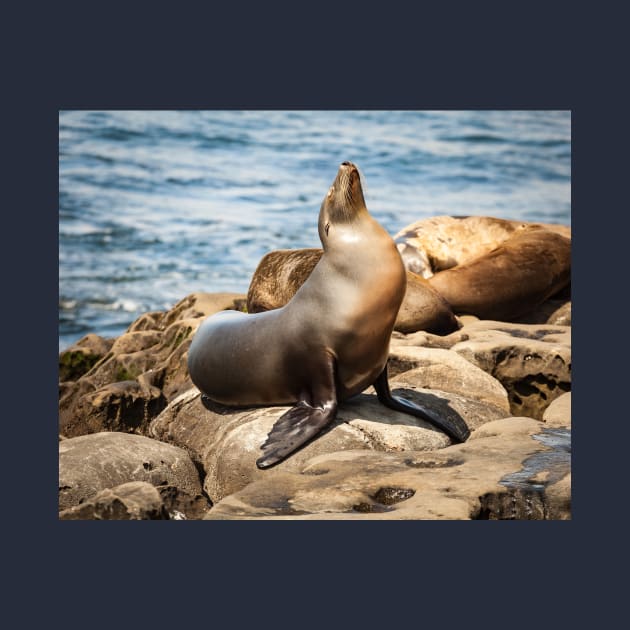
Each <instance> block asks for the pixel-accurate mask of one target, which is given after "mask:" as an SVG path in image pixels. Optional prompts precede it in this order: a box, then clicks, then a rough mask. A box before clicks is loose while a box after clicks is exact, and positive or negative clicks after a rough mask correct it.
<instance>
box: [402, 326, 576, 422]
mask: <svg viewBox="0 0 630 630" xmlns="http://www.w3.org/2000/svg"><path fill="white" fill-rule="evenodd" d="M414 346H421V347H423V348H425V349H427V348H438V349H439V348H441V349H447V350H448V349H450V350H451V352H455V353H457V354H459V355H460V356H461V357H463V358H464V359H466V360H467V361H469V362H470V363H472V364H473V365H475V366H477V367H478V368H480V369H481V370H483V371H484V372H487V373H488V374H490V375H491V376H493V377H494V378H495V379H496V380H498V381H499V382H500V383H501V384H502V385H503V387H504V388H505V390H506V391H507V392H508V397H509V401H510V410H511V413H512V414H513V415H524V416H530V417H532V418H536V419H542V415H543V413H544V411H545V409H546V408H547V406H548V405H549V403H551V402H552V401H553V400H554V399H555V398H557V397H558V396H561V395H562V394H563V393H565V392H567V391H569V390H570V389H571V327H570V326H557V325H553V326H552V325H549V324H540V325H537V324H515V323H508V322H497V321H491V320H473V321H467V322H466V323H465V324H464V326H463V327H462V328H460V329H459V330H458V331H456V332H453V333H451V334H450V335H446V336H444V337H440V336H437V335H431V334H428V333H425V332H417V333H413V334H411V335H400V334H396V335H392V344H391V352H392V356H393V358H394V366H395V369H404V368H405V367H409V366H411V365H413V356H412V354H410V353H413V352H417V351H414V350H410V349H409V348H413V347H414ZM405 353H407V354H405ZM398 356H400V357H401V358H400V359H398V358H397V357H398ZM418 356H419V355H418Z"/></svg>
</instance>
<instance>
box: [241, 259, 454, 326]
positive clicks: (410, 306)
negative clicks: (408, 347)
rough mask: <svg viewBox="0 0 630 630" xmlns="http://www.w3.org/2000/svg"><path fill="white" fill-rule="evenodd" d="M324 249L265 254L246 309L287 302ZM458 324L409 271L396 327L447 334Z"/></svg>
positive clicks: (439, 299)
mask: <svg viewBox="0 0 630 630" xmlns="http://www.w3.org/2000/svg"><path fill="white" fill-rule="evenodd" d="M323 253H324V252H323V250H322V249H319V248H308V249H279V250H275V251H272V252H269V253H267V254H265V255H264V256H263V257H262V258H261V260H260V262H259V263H258V266H257V267H256V271H254V274H253V276H252V279H251V282H250V284H249V289H248V291H247V312H248V313H262V312H263V311H269V310H272V309H275V308H280V307H282V306H284V305H285V304H286V303H287V302H288V301H289V300H290V299H291V298H292V297H293V296H294V295H295V293H296V292H297V290H298V289H299V288H300V287H301V286H302V285H303V284H304V282H305V281H306V279H307V278H308V277H309V275H310V274H311V272H312V271H313V269H314V268H315V265H317V263H318V262H319V259H320V258H321V257H322V254H323ZM459 327H460V326H459V323H458V321H457V318H456V317H455V314H454V313H453V311H452V309H451V307H450V306H449V304H448V303H447V302H446V300H445V299H444V298H443V297H442V296H441V295H440V294H439V293H438V292H437V291H436V290H435V289H434V288H433V287H432V286H431V285H430V284H429V283H428V282H427V280H425V279H424V278H422V277H421V276H418V275H416V274H415V273H412V272H410V271H407V290H406V291H405V297H404V298H403V302H402V305H401V307H400V310H399V311H398V315H397V316H396V322H395V324H394V330H396V331H398V332H402V333H412V332H416V331H418V330H424V331H426V332H429V333H432V334H435V335H448V334H449V333H452V332H454V331H455V330H458V328H459Z"/></svg>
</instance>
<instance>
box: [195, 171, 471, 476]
mask: <svg viewBox="0 0 630 630" xmlns="http://www.w3.org/2000/svg"><path fill="white" fill-rule="evenodd" d="M318 229H319V237H320V240H321V242H322V245H323V249H324V253H323V255H322V257H321V259H320V260H319V262H318V263H317V265H316V266H315V268H314V269H313V271H312V273H311V274H310V275H309V277H308V279H307V280H306V282H304V284H303V285H302V286H301V287H300V288H299V289H298V291H297V292H296V293H295V295H294V296H293V298H292V299H291V300H290V301H289V302H288V303H287V304H286V305H285V306H283V307H282V308H278V309H275V310H271V311H266V312H264V313H254V314H245V313H240V312H237V311H223V312H222V313H218V314H216V315H212V316H211V317H209V318H207V319H206V320H204V322H203V323H202V324H201V325H200V327H199V329H198V330H197V332H196V334H195V335H194V337H193V340H192V342H191V345H190V348H189V351H188V370H189V372H190V376H191V379H192V381H193V383H194V384H195V385H196V386H197V387H198V388H199V389H200V390H201V392H202V394H204V395H205V396H207V397H208V398H209V399H211V400H213V401H216V402H218V403H222V404H224V405H234V406H241V407H242V406H252V405H269V404H294V406H293V407H292V408H291V409H289V410H288V411H287V412H286V413H284V414H283V415H282V416H281V417H280V418H279V419H278V421H277V422H276V424H274V426H273V427H272V429H271V431H270V433H269V435H268V436H267V440H266V442H265V443H264V444H263V445H262V451H263V454H262V456H261V457H260V458H259V459H258V460H257V462H256V465H257V466H258V467H259V468H267V467H269V466H272V465H274V464H276V463H278V462H280V461H282V460H283V459H285V458H286V457H287V456H288V455H290V454H291V453H293V452H294V451H296V450H297V449H298V448H299V447H300V446H302V445H303V444H305V443H306V442H307V441H309V440H310V439H312V438H313V437H314V436H315V435H317V434H318V433H319V432H320V431H321V430H322V429H323V428H324V427H326V426H327V425H328V424H330V423H331V422H332V421H333V420H334V418H335V416H336V413H337V406H338V404H339V403H340V402H341V401H343V400H346V399H348V398H350V397H352V396H354V395H356V394H358V393H360V392H362V391H363V390H364V389H366V388H367V387H369V386H370V385H374V388H375V389H376V393H377V396H378V399H379V400H380V401H381V402H382V403H383V404H385V405H386V406H388V407H390V408H392V409H396V410H399V411H403V412H406V413H409V414H412V415H414V416H417V417H419V418H422V419H423V420H426V421H428V422H430V423H431V424H433V425H434V426H436V427H438V428H440V429H441V430H443V431H444V432H445V433H447V434H448V435H449V436H450V437H451V439H452V440H454V441H458V442H459V441H464V440H466V439H467V438H468V436H469V429H468V427H467V426H466V423H465V422H464V421H463V420H461V419H459V418H458V419H457V420H455V419H454V420H453V422H451V421H450V420H449V419H442V418H440V417H439V416H437V415H436V414H435V413H433V412H431V411H430V410H429V409H423V408H421V407H419V406H418V405H416V404H414V403H412V402H409V401H406V400H404V399H401V398H397V397H394V396H392V394H391V392H390V390H389V385H388V382H387V360H388V354H389V341H390V336H391V333H392V330H393V327H394V322H395V320H396V315H397V313H398V309H399V308H400V305H401V303H402V300H403V296H404V293H405V285H406V279H405V268H404V265H403V263H402V260H401V258H400V254H399V253H398V250H397V249H396V245H395V244H394V241H393V240H392V238H391V236H389V234H388V233H387V232H386V231H385V230H384V229H383V228H382V227H381V226H380V225H379V223H377V222H376V221H375V220H374V219H373V218H372V217H371V216H370V214H369V213H368V210H367V208H366V206H365V200H364V198H363V190H362V187H361V180H360V177H359V171H358V169H357V167H356V166H355V165H354V164H352V163H351V162H343V163H342V164H341V166H340V167H339V171H338V173H337V176H336V178H335V180H334V182H333V184H332V186H331V187H330V189H329V191H328V194H327V195H326V197H325V198H324V201H323V203H322V205H321V209H320V212H319V222H318Z"/></svg>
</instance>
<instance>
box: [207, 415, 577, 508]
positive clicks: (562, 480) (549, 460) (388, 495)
mask: <svg viewBox="0 0 630 630" xmlns="http://www.w3.org/2000/svg"><path fill="white" fill-rule="evenodd" d="M542 432H544V429H542V428H541V424H540V422H538V421H536V420H533V419H531V418H515V417H510V418H504V419H500V420H496V421H494V422H489V423H487V424H484V425H483V426H482V427H481V428H480V429H478V430H477V431H475V432H473V434H472V435H471V437H470V439H469V440H468V442H466V443H464V444H457V445H452V446H448V447H446V448H442V449H440V450H437V451H405V452H392V453H383V452H378V451H366V450H363V451H357V450H353V451H340V452H333V453H328V454H323V455H320V456H316V457H313V458H311V459H310V460H307V461H305V462H304V463H303V464H302V465H301V467H300V469H297V470H291V471H288V470H286V469H285V470H282V469H280V468H274V469H270V470H268V471H266V472H265V475H264V477H262V478H260V479H259V480H257V481H255V482H253V483H250V484H248V485H247V486H245V487H244V488H243V489H242V490H240V491H238V492H235V493H233V494H231V495H229V496H227V497H225V498H224V499H223V500H222V501H220V502H219V503H217V504H216V505H214V507H213V508H212V509H211V510H210V511H209V512H208V513H207V514H206V516H205V519H207V520H222V519H284V520H286V519H297V520H321V519H329V520H340V519H342V520H365V519H379V520H394V519H396V520H400V519H402V520H417V519H431V520H443V519H512V518H523V519H551V518H553V519H568V518H570V495H567V488H569V487H570V483H569V485H567V476H568V475H569V466H570V453H569V452H567V450H566V449H563V448H562V447H553V446H548V445H546V444H544V443H543V442H542V441H541V440H540V439H539V438H540V436H541V435H542ZM568 478H569V480H570V476H569V477H568ZM515 505H516V506H517V509H514V506H515Z"/></svg>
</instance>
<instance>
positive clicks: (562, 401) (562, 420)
mask: <svg viewBox="0 0 630 630" xmlns="http://www.w3.org/2000/svg"><path fill="white" fill-rule="evenodd" d="M542 419H543V422H544V423H545V425H546V426H548V427H557V428H564V429H570V428H571V392H567V393H566V394H562V396H558V398H556V399H555V400H554V401H553V402H552V403H551V404H550V405H549V407H547V409H545V412H544V413H543V417H542Z"/></svg>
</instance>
